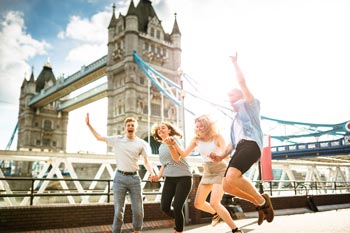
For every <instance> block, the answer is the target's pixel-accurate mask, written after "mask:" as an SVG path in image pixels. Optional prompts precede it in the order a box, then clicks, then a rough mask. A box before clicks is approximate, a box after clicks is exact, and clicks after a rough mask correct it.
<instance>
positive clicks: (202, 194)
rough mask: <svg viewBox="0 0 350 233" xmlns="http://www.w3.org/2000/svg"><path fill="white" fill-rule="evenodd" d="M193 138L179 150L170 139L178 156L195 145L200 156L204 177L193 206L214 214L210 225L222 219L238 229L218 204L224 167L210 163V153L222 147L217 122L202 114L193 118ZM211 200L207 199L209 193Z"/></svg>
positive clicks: (189, 150)
mask: <svg viewBox="0 0 350 233" xmlns="http://www.w3.org/2000/svg"><path fill="white" fill-rule="evenodd" d="M195 124H196V126H195V137H194V138H193V139H192V140H191V142H190V144H189V145H188V147H187V148H186V149H181V148H180V147H179V145H178V144H177V143H176V141H175V140H172V139H171V138H169V139H168V140H170V142H166V143H169V144H173V147H170V148H172V149H170V152H171V153H179V154H180V155H181V157H185V156H187V155H189V154H190V153H191V152H192V151H193V150H194V149H195V148H197V149H198V151H199V153H200V154H201V156H202V158H203V169H204V171H203V176H202V179H201V182H200V184H199V186H198V189H197V193H196V199H195V202H194V206H195V207H196V208H197V209H200V210H202V211H205V212H207V213H210V214H212V215H213V219H212V225H213V226H215V225H216V224H217V223H218V222H219V221H220V218H221V219H223V220H224V221H225V222H226V224H227V225H229V227H230V228H231V229H237V227H236V224H235V223H234V222H233V220H232V218H231V215H230V213H229V212H228V211H227V209H226V208H225V207H224V206H223V205H222V204H221V199H222V196H223V194H224V191H223V188H222V181H223V178H224V174H225V171H226V168H227V164H226V162H224V161H221V162H219V163H215V162H213V161H212V160H211V159H210V158H209V155H210V153H211V152H216V153H220V152H222V151H224V150H225V148H226V145H225V140H224V138H223V136H222V135H221V134H220V133H218V131H217V129H216V124H215V122H213V121H212V120H211V119H210V118H209V116H208V115H202V116H199V117H197V118H196V119H195ZM210 192H211V195H210V203H208V202H207V201H206V199H207V197H208V195H209V193H210Z"/></svg>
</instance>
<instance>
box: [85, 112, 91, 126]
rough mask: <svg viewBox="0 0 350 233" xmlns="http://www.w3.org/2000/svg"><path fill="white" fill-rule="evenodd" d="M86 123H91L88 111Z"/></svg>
mask: <svg viewBox="0 0 350 233" xmlns="http://www.w3.org/2000/svg"><path fill="white" fill-rule="evenodd" d="M85 123H86V125H90V117H89V113H86V116H85Z"/></svg>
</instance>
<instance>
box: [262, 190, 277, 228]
mask: <svg viewBox="0 0 350 233" xmlns="http://www.w3.org/2000/svg"><path fill="white" fill-rule="evenodd" d="M262 196H263V197H264V198H265V201H266V202H265V205H264V206H263V207H262V210H263V212H264V215H265V219H266V221H267V222H272V220H273V218H274V216H275V214H274V210H273V206H272V203H271V199H270V197H269V195H268V194H267V193H263V194H262Z"/></svg>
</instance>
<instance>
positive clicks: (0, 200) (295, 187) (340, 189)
mask: <svg viewBox="0 0 350 233" xmlns="http://www.w3.org/2000/svg"><path fill="white" fill-rule="evenodd" d="M0 181H7V182H10V181H12V182H30V184H31V185H30V188H29V190H21V189H18V190H12V193H6V191H5V190H0V207H4V206H9V203H11V204H10V206H16V205H21V203H23V202H24V200H26V199H29V202H26V203H27V205H31V206H32V205H43V204H45V205H47V204H68V203H70V202H71V201H72V200H73V201H74V202H75V203H82V202H84V200H85V202H86V201H88V202H87V203H90V204H91V203H113V185H112V184H113V180H111V179H71V178H64V179H60V178H51V179H46V178H20V177H7V178H0ZM45 181H52V182H61V181H65V182H76V181H78V182H102V183H106V185H107V189H105V190H101V189H87V190H84V191H83V192H80V191H79V190H77V189H70V188H66V189H57V188H51V189H46V190H45V192H39V189H38V188H36V189H35V188H34V187H35V183H36V182H41V183H42V182H45ZM161 182H163V181H160V182H156V183H152V184H155V186H158V187H154V185H153V187H148V188H144V189H143V193H142V194H143V196H144V201H145V202H154V201H157V200H156V199H157V197H158V196H160V195H161V189H160V184H159V183H161ZM280 182H283V183H284V187H283V188H279V183H280ZM142 183H144V184H146V183H148V184H150V182H149V181H147V180H142ZM255 183H256V185H259V183H260V181H255ZM262 185H263V186H264V192H266V193H269V194H270V196H272V197H274V196H300V195H302V196H303V195H306V196H308V195H317V194H344V193H350V186H349V183H348V182H319V181H318V182H305V181H302V180H299V181H297V180H294V181H292V180H283V181H281V180H272V181H268V182H262ZM39 187H40V186H39ZM36 199H37V200H36ZM39 199H40V201H38V200H39ZM9 201H10V202H9ZM128 201H129V199H128ZM158 201H159V200H158Z"/></svg>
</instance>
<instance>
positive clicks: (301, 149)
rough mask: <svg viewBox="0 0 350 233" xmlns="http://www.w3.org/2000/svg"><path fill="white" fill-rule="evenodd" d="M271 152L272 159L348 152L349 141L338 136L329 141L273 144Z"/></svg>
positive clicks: (349, 152)
mask: <svg viewBox="0 0 350 233" xmlns="http://www.w3.org/2000/svg"><path fill="white" fill-rule="evenodd" d="M271 152H272V158H273V159H280V158H282V159H283V158H285V157H286V156H288V157H290V158H292V157H299V156H300V157H307V156H310V155H334V154H350V143H349V142H346V141H345V138H340V139H336V140H331V141H320V142H309V143H300V144H293V145H283V146H273V147H271Z"/></svg>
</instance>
